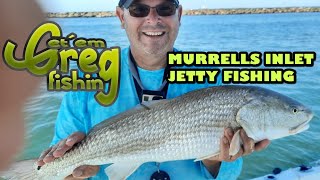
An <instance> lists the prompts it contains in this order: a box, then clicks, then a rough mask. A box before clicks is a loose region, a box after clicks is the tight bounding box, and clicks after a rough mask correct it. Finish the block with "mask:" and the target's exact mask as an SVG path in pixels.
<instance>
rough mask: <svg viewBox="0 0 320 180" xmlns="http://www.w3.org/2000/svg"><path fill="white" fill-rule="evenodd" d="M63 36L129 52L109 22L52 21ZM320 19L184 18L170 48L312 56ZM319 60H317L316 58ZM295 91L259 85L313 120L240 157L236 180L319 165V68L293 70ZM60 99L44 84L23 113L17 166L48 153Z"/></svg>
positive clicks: (308, 16)
mask: <svg viewBox="0 0 320 180" xmlns="http://www.w3.org/2000/svg"><path fill="white" fill-rule="evenodd" d="M51 20H52V21H55V22H57V23H59V24H60V25H61V27H62V30H63V32H64V35H67V34H69V33H71V32H74V33H76V34H77V35H78V37H80V36H81V37H86V38H103V39H105V40H106V41H107V43H108V46H120V47H123V48H124V47H126V46H128V40H127V38H126V34H125V31H124V30H122V29H121V28H120V23H119V22H118V19H117V18H115V17H112V18H69V19H51ZM319 27H320V13H301V14H260V15H214V16H184V17H183V18H182V24H181V29H180V34H179V36H178V39H177V41H176V45H175V47H176V48H178V49H181V50H185V51H261V52H263V51H315V52H317V53H320V52H319V48H320V31H319ZM317 58H318V59H319V56H317ZM296 70H297V73H298V79H297V83H296V84H294V85H286V84H283V85H262V86H264V87H267V88H270V89H272V90H275V91H278V92H280V93H283V94H285V95H288V96H290V97H292V98H294V99H297V100H298V101H300V102H302V103H303V104H305V105H307V106H309V107H311V108H312V110H313V111H314V113H315V117H314V118H313V120H312V122H311V126H310V129H309V130H308V131H306V132H304V133H301V134H299V135H296V136H291V137H288V138H283V139H279V140H275V141H273V142H272V144H271V145H270V146H269V147H268V148H267V149H266V150H264V151H262V152H255V153H253V154H252V155H250V156H246V157H244V166H243V171H242V174H241V177H240V179H250V178H254V177H258V176H262V175H265V174H267V173H270V172H271V171H272V170H273V168H275V167H280V168H282V169H288V168H290V167H295V166H298V165H301V164H308V163H310V162H313V161H316V160H319V159H320V143H319V142H320V118H319V116H320V62H319V60H317V61H316V62H315V66H314V67H308V68H301V67H300V68H297V69H296ZM63 95H64V93H61V92H47V91H46V82H43V84H42V85H41V87H40V88H39V94H38V95H36V96H35V97H33V98H32V99H30V101H29V102H28V103H27V104H26V107H25V117H26V122H27V129H28V130H27V134H26V146H25V149H24V151H23V153H22V154H21V155H20V156H19V160H23V159H31V158H36V157H38V156H39V154H40V153H41V151H42V150H43V149H45V148H47V147H48V145H49V143H50V141H51V139H52V136H53V132H54V129H53V128H54V121H55V118H56V116H57V112H58V110H59V105H60V102H61V99H62V97H63Z"/></svg>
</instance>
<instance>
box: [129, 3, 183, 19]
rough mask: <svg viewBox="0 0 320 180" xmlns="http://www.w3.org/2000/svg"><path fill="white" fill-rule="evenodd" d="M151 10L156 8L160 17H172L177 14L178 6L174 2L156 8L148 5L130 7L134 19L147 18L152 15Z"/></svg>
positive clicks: (138, 4)
mask: <svg viewBox="0 0 320 180" xmlns="http://www.w3.org/2000/svg"><path fill="white" fill-rule="evenodd" d="M151 8H156V11H157V13H158V15H159V16H172V15H174V14H176V9H177V8H178V5H177V4H176V3H172V2H164V3H162V4H159V5H157V6H156V7H150V6H148V5H146V4H140V3H133V4H131V5H130V6H129V8H128V9H129V12H130V15H131V16H133V17H146V16H148V15H149V13H150V9H151Z"/></svg>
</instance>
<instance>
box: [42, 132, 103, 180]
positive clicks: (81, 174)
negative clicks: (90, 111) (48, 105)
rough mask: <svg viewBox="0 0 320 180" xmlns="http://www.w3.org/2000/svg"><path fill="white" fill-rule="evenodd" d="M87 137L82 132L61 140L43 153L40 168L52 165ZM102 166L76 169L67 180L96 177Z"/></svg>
mask: <svg viewBox="0 0 320 180" xmlns="http://www.w3.org/2000/svg"><path fill="white" fill-rule="evenodd" d="M85 137H86V135H85V134H84V133H82V132H75V133H73V134H71V135H70V136H69V137H68V138H66V139H63V140H61V141H60V142H59V143H58V144H56V145H55V146H52V147H50V148H49V149H47V150H45V151H43V152H42V153H41V155H40V157H39V159H38V161H37V165H38V166H43V165H45V164H46V163H50V162H52V161H53V160H55V159H56V158H59V157H62V156H63V155H64V154H65V153H66V152H67V151H68V150H70V149H71V148H72V147H73V146H74V145H75V144H77V143H78V142H80V141H82V140H83V139H84V138H85ZM99 168H100V166H89V165H84V166H80V167H78V168H76V169H75V170H74V171H73V172H72V174H71V175H69V176H68V177H66V179H68V180H71V179H85V178H89V177H92V176H95V175H96V174H97V173H98V171H99Z"/></svg>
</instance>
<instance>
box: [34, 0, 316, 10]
mask: <svg viewBox="0 0 320 180" xmlns="http://www.w3.org/2000/svg"><path fill="white" fill-rule="evenodd" d="M38 1H39V2H40V4H41V5H42V6H43V8H44V10H45V11H47V12H74V11H113V10H115V7H116V5H117V4H118V2H119V0H38ZM180 3H181V4H182V6H183V7H184V9H200V8H204V7H205V8H245V7H288V6H319V7H320V0H196V1H191V0H180Z"/></svg>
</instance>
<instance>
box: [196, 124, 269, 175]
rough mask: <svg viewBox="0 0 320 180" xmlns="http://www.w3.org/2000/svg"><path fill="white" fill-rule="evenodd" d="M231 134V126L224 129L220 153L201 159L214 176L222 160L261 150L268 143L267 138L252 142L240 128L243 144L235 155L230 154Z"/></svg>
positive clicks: (230, 160)
mask: <svg viewBox="0 0 320 180" xmlns="http://www.w3.org/2000/svg"><path fill="white" fill-rule="evenodd" d="M233 135H234V132H233V130H232V129H231V128H227V129H225V131H224V136H223V137H222V138H221V140H220V154H219V155H217V156H214V157H211V158H209V159H205V160H203V161H202V162H203V164H204V165H205V166H206V168H207V169H208V171H209V172H210V173H211V174H212V175H214V176H216V175H217V174H218V172H219V169H220V164H221V162H222V161H225V162H233V161H235V160H237V159H238V158H239V157H241V156H245V155H249V154H251V153H253V152H254V151H261V150H263V149H265V148H266V147H267V146H268V145H269V144H270V141H269V140H268V139H265V140H262V141H260V142H257V143H254V140H253V139H251V138H250V137H248V135H247V133H246V132H245V131H244V130H243V129H241V130H240V137H241V139H242V142H243V146H242V147H241V148H240V150H239V152H238V153H237V154H236V155H234V156H230V155H229V149H230V143H231V140H232V138H233Z"/></svg>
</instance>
